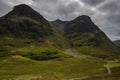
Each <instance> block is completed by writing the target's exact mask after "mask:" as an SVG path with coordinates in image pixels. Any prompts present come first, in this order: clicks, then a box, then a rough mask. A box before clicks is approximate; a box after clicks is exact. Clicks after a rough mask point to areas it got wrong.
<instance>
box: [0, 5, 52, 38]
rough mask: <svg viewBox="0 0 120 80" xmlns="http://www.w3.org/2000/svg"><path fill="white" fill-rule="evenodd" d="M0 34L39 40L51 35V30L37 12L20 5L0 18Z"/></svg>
mask: <svg viewBox="0 0 120 80" xmlns="http://www.w3.org/2000/svg"><path fill="white" fill-rule="evenodd" d="M0 34H1V35H7V36H8V35H12V36H17V37H28V38H39V37H43V36H47V35H50V34H52V28H51V26H50V24H49V22H48V21H47V20H46V19H44V18H43V17H42V16H41V15H40V14H39V13H38V12H36V11H35V10H33V9H32V8H31V7H29V6H27V5H25V4H22V5H18V6H15V7H14V8H13V10H12V11H11V12H9V13H8V14H7V15H5V16H4V17H2V18H0Z"/></svg>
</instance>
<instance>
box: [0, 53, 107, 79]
mask: <svg viewBox="0 0 120 80" xmlns="http://www.w3.org/2000/svg"><path fill="white" fill-rule="evenodd" d="M86 63H87V64H86ZM104 64H106V62H105V61H102V60H99V59H95V58H81V59H75V58H67V59H66V58H59V59H55V60H49V61H34V60H31V59H28V58H25V57H21V56H18V55H16V56H9V57H4V58H1V59H0V76H1V77H0V79H2V80H7V79H19V78H21V79H22V78H25V79H27V78H30V77H35V76H36V77H41V76H42V77H46V78H49V77H53V78H56V79H57V78H58V79H70V78H75V77H84V76H88V75H94V74H102V73H103V71H104ZM16 65H17V66H16Z"/></svg>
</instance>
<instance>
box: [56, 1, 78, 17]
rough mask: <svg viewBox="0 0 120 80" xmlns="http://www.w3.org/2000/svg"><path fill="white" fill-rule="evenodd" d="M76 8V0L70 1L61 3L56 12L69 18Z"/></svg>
mask: <svg viewBox="0 0 120 80" xmlns="http://www.w3.org/2000/svg"><path fill="white" fill-rule="evenodd" d="M78 8H80V5H79V4H78V2H72V3H69V4H67V5H63V4H61V5H59V7H58V9H57V13H58V14H60V15H61V16H64V17H65V18H70V17H71V16H72V15H74V12H75V11H76V10H77V9H78Z"/></svg>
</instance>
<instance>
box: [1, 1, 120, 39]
mask: <svg viewBox="0 0 120 80" xmlns="http://www.w3.org/2000/svg"><path fill="white" fill-rule="evenodd" d="M18 4H28V5H30V6H31V7H32V8H34V9H35V10H36V11H38V12H39V13H40V14H41V15H43V16H44V17H45V18H46V19H47V20H49V21H52V20H55V19H58V18H59V19H61V20H72V19H74V18H76V17H78V16H80V15H89V16H90V17H91V18H92V20H93V21H94V22H95V24H97V25H98V26H99V28H101V29H102V30H103V31H104V32H105V33H106V34H107V36H108V37H109V38H110V39H111V40H117V39H120V0H0V16H3V15H5V14H6V13H8V12H9V11H10V10H12V8H13V6H15V5H18Z"/></svg>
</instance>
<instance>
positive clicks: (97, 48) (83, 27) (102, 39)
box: [64, 15, 120, 58]
mask: <svg viewBox="0 0 120 80" xmlns="http://www.w3.org/2000/svg"><path fill="white" fill-rule="evenodd" d="M65 26H66V27H65V29H64V31H65V36H66V37H67V39H68V41H69V42H70V43H71V46H72V47H74V48H75V49H77V50H78V51H79V52H80V53H83V54H87V55H91V56H95V57H99V58H110V56H115V55H118V54H120V52H119V48H118V47H116V46H115V45H114V44H113V43H112V42H111V41H110V40H109V39H108V37H107V36H106V35H105V34H104V32H102V31H101V30H100V29H99V28H98V26H97V25H95V24H94V23H93V22H92V20H91V18H90V17H89V16H86V15H83V16H79V17H77V18H75V19H74V20H72V21H69V22H68V23H67V24H66V25H65Z"/></svg>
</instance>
